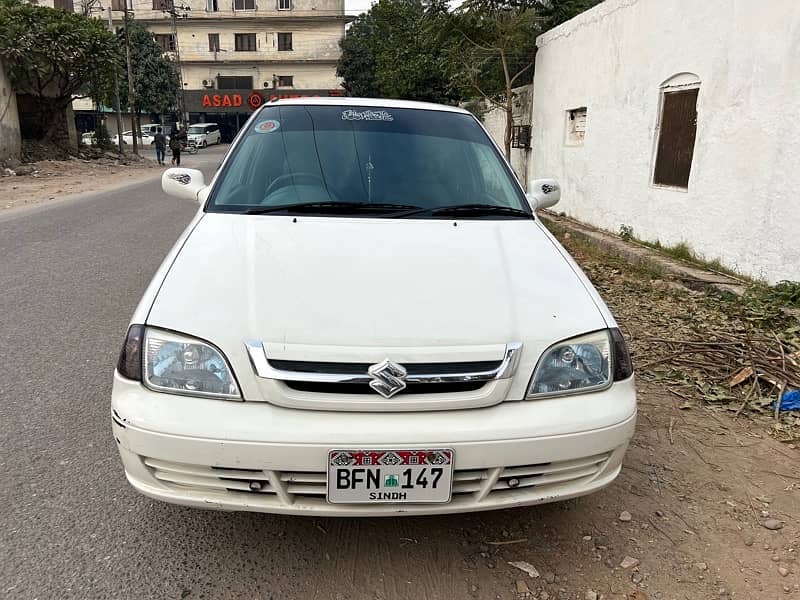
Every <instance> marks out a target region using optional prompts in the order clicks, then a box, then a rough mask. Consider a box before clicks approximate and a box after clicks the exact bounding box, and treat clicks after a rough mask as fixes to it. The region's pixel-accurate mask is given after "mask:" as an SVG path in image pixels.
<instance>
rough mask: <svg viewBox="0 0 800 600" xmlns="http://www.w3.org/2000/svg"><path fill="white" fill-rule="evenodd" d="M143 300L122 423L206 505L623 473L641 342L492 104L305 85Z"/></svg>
mask: <svg viewBox="0 0 800 600" xmlns="http://www.w3.org/2000/svg"><path fill="white" fill-rule="evenodd" d="M162 184H163V188H164V191H165V192H167V193H169V194H173V195H175V196H178V197H181V198H191V199H193V200H195V201H198V202H199V204H200V208H199V210H198V212H197V214H196V216H195V217H194V219H193V220H192V221H191V223H190V224H189V226H188V227H187V229H186V231H185V232H184V233H183V235H181V237H180V239H178V241H177V243H176V244H175V246H174V248H173V249H172V250H171V251H170V253H169V254H168V255H167V257H166V258H165V260H164V262H163V264H162V265H161V267H160V268H159V269H158V271H157V273H156V275H155V277H154V278H153V280H152V282H151V284H150V286H149V287H148V288H147V291H146V292H145V293H144V296H143V298H142V299H141V302H140V303H139V305H138V308H137V309H136V311H135V312H134V315H133V319H132V320H131V324H130V327H129V329H128V332H127V339H126V340H125V342H124V346H123V349H122V353H121V356H120V359H119V364H118V366H117V369H116V372H115V373H114V386H113V395H112V420H113V432H114V437H115V439H116V441H117V445H118V448H119V452H120V455H121V457H122V463H123V465H124V467H125V473H126V475H127V478H128V480H129V481H130V483H131V485H132V486H133V487H134V488H136V489H137V490H138V491H140V492H141V493H143V494H146V495H147V496H150V497H151V498H156V499H158V500H164V501H167V502H174V503H177V504H182V505H186V506H195V507H201V508H216V509H224V510H245V511H263V512H274V513H289V514H316V515H345V516H347V515H353V516H355V515H363V516H377V515H396V514H400V513H402V514H436V513H450V512H465V511H477V510H486V509H497V508H505V507H512V506H520V505H531V504H537V503H543V502H552V501H556V500H563V499H566V498H573V497H576V496H581V495H583V494H588V493H591V492H594V491H596V490H599V489H601V488H603V487H604V486H607V485H608V484H610V483H611V482H612V481H613V480H614V479H615V478H616V477H617V475H618V474H619V472H620V469H621V464H622V459H623V455H624V454H625V450H626V448H627V445H628V441H629V440H630V439H631V436H632V435H633V431H634V424H635V419H636V396H635V391H634V378H633V369H632V366H631V361H630V358H629V356H628V351H627V349H626V345H625V341H624V340H623V337H622V335H621V334H620V331H619V329H618V327H617V324H616V323H615V321H614V318H613V316H612V315H611V314H610V313H609V311H608V309H607V308H606V306H605V304H604V303H603V301H602V300H601V299H600V297H599V296H598V294H597V293H596V292H595V290H594V289H593V287H592V285H591V284H590V283H589V281H588V280H587V279H586V277H585V276H584V274H583V273H582V272H581V270H580V269H579V268H578V266H577V265H576V264H575V262H574V261H573V260H572V258H571V257H570V256H569V255H568V254H567V252H566V251H565V250H564V249H563V248H562V247H561V246H560V245H559V244H558V242H556V240H555V239H554V238H553V236H552V235H551V234H550V233H549V232H548V231H547V229H545V227H544V226H543V225H542V223H541V221H540V220H539V219H538V218H537V216H536V211H537V209H540V208H543V207H547V206H552V205H553V204H555V203H556V202H557V201H558V199H559V194H560V190H559V187H558V184H557V183H556V182H555V181H553V180H538V181H534V182H531V183H530V184H529V186H528V193H527V195H526V193H525V192H524V191H523V188H522V187H521V186H520V184H519V182H518V181H517V180H516V178H515V177H514V174H513V172H512V171H511V169H510V168H509V165H508V163H507V162H506V160H505V159H504V158H503V156H502V154H501V152H500V151H499V150H498V147H497V146H496V145H495V143H493V141H492V140H491V138H490V137H489V136H488V135H487V133H486V131H485V130H484V129H483V127H482V126H481V124H480V123H479V122H478V121H477V120H476V119H475V117H473V116H472V115H471V114H470V113H468V112H466V111H463V110H460V109H458V108H453V107H445V106H438V105H429V104H421V103H413V102H404V101H379V100H364V99H345V98H330V99H312V98H305V99H294V100H281V101H278V102H272V103H269V104H267V105H265V106H263V107H262V108H260V109H259V110H257V111H256V112H255V113H254V114H253V115H252V117H251V118H250V120H249V121H248V122H247V124H246V125H245V126H244V127H243V129H242V130H241V131H240V133H239V134H238V136H237V138H236V140H235V141H234V143H233V145H232V146H231V148H230V149H229V150H228V152H227V155H226V156H225V158H224V160H223V162H222V164H221V166H220V168H219V170H218V171H217V172H216V174H215V175H214V177H213V178H212V180H211V182H210V183H208V184H207V183H206V182H205V181H204V177H203V174H202V173H201V172H200V171H196V170H192V169H183V168H177V169H168V170H167V171H165V173H164V175H163V179H162Z"/></svg>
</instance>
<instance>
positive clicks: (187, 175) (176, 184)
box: [161, 168, 206, 202]
mask: <svg viewBox="0 0 800 600" xmlns="http://www.w3.org/2000/svg"><path fill="white" fill-rule="evenodd" d="M205 186H206V182H205V178H204V177H203V173H202V172H201V171H198V170H197V169H181V168H176V169H167V170H166V171H164V174H163V175H162V176H161V189H162V190H164V193H165V194H169V195H170V196H175V197H177V198H186V199H187V200H194V201H195V202H196V201H197V193H198V192H199V191H200V190H202V189H203V188H204V187H205Z"/></svg>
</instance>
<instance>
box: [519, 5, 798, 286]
mask: <svg viewBox="0 0 800 600" xmlns="http://www.w3.org/2000/svg"><path fill="white" fill-rule="evenodd" d="M538 45H539V52H538V54H537V58H536V77H535V85H534V99H533V111H534V112H533V141H532V145H533V152H532V160H531V161H530V164H529V168H528V170H529V177H528V179H534V178H537V177H548V176H553V177H557V178H559V180H560V181H561V183H562V201H561V203H560V204H559V205H558V206H557V207H556V208H557V210H562V211H565V212H566V213H567V214H568V215H570V216H573V217H575V218H577V219H580V220H582V221H585V222H588V223H591V224H593V225H596V226H599V227H602V228H604V229H607V230H610V231H613V232H617V231H619V228H620V226H621V225H623V224H624V225H628V226H631V227H633V231H634V235H636V236H637V237H640V238H643V239H647V240H651V241H652V240H656V239H658V240H660V241H661V242H662V243H666V244H675V243H677V242H680V241H686V242H687V243H688V244H689V245H690V246H691V247H692V248H693V249H694V250H695V251H696V252H698V253H700V254H702V255H703V256H705V257H706V258H708V259H713V258H720V259H721V260H722V262H723V264H725V265H726V266H728V267H731V268H734V269H737V270H738V271H740V272H742V273H745V274H748V275H752V276H755V277H759V278H764V279H766V280H767V281H769V282H775V281H778V280H781V279H790V280H800V2H798V1H797V0H769V1H768V2H752V0H702V1H694V0H606V2H603V3H602V4H600V5H598V6H596V7H595V8H593V9H591V10H589V11H587V12H585V13H583V14H582V15H579V16H578V17H576V18H574V19H572V20H570V21H568V22H567V23H564V24H563V25H561V26H559V27H557V28H555V29H553V30H551V31H549V32H548V33H546V34H544V35H542V36H541V37H540V38H539V39H538ZM681 74H683V75H681ZM676 75H679V77H675V76H676ZM695 75H696V76H697V77H696V78H697V79H699V81H700V91H699V94H698V100H697V111H698V114H697V138H696V142H695V148H694V158H693V161H692V167H691V174H690V178H689V186H688V191H687V190H677V189H668V188H663V187H656V186H653V185H652V179H653V177H652V175H653V163H654V159H655V147H656V141H657V126H658V119H659V113H660V97H661V92H660V86H661V85H662V83H664V82H665V81H667V80H670V79H672V78H675V79H673V81H675V80H677V81H679V82H680V81H681V80H683V81H689V80H691V79H694V76H695ZM579 107H587V118H586V133H585V138H584V141H583V145H570V144H569V143H566V127H567V124H568V118H567V111H568V110H570V109H574V108H579Z"/></svg>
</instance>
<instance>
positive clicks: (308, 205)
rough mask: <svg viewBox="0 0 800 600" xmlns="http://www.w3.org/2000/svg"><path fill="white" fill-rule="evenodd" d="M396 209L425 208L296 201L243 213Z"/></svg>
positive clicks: (417, 207) (407, 205)
mask: <svg viewBox="0 0 800 600" xmlns="http://www.w3.org/2000/svg"><path fill="white" fill-rule="evenodd" d="M397 210H425V209H423V208H422V207H420V206H413V205H411V204H391V203H379V202H372V203H370V202H297V203H294V204H280V205H278V206H256V207H253V208H250V209H247V210H246V211H244V213H242V214H245V215H266V214H270V213H277V212H284V211H285V212H287V213H291V212H302V213H319V214H326V215H329V214H339V215H351V214H359V213H372V212H377V213H379V214H382V213H385V212H388V211H392V212H394V211H397Z"/></svg>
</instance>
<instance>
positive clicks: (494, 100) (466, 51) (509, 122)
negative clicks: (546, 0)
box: [446, 0, 541, 158]
mask: <svg viewBox="0 0 800 600" xmlns="http://www.w3.org/2000/svg"><path fill="white" fill-rule="evenodd" d="M539 33H541V17H540V16H539V14H538V12H537V10H536V9H535V8H534V6H533V5H528V4H526V3H524V2H521V1H519V2H506V1H498V0H471V1H469V0H468V1H467V2H465V3H464V4H463V5H462V6H461V7H460V8H459V10H457V11H456V12H455V13H454V14H453V15H451V17H450V27H449V28H448V29H447V32H446V35H448V36H451V37H452V36H455V39H456V40H459V42H460V43H458V44H453V45H451V48H452V50H451V51H450V53H449V57H450V64H451V68H452V80H453V83H454V85H455V86H456V87H458V88H460V90H461V94H462V95H470V92H471V94H472V95H474V94H475V93H478V94H479V95H480V96H481V97H482V98H483V99H484V100H485V101H486V102H488V103H489V104H490V105H492V106H494V107H496V108H499V109H500V110H502V111H503V112H504V113H505V117H506V128H505V135H504V139H503V142H504V143H503V147H504V151H505V154H506V157H507V158H510V157H511V133H512V130H513V126H514V116H513V107H514V91H513V89H514V87H517V86H521V85H525V84H528V83H531V81H533V66H534V60H535V56H536V36H537V35H538V34H539Z"/></svg>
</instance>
